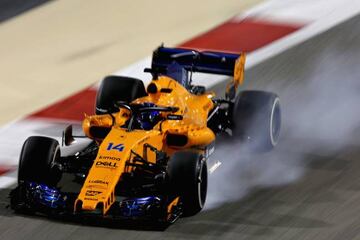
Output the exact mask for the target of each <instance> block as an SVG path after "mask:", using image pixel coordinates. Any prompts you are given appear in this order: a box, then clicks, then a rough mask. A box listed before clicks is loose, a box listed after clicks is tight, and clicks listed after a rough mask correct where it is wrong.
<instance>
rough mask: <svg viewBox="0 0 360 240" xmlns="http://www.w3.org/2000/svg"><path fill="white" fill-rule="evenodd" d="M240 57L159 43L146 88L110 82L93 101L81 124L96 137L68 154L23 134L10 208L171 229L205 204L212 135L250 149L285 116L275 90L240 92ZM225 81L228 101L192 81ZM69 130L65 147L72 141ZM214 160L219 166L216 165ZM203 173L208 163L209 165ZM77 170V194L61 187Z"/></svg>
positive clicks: (272, 141) (267, 143)
mask: <svg viewBox="0 0 360 240" xmlns="http://www.w3.org/2000/svg"><path fill="white" fill-rule="evenodd" d="M244 64H245V54H233V53H222V52H212V51H196V50H190V49H181V48H166V47H163V46H161V47H159V48H158V49H156V50H155V51H154V53H153V57H152V66H151V69H145V71H146V72H149V73H151V74H152V76H153V80H152V81H151V83H150V84H149V85H148V86H147V88H146V90H145V87H144V84H143V82H142V81H141V80H138V79H134V78H129V77H120V76H109V77H106V78H105V79H104V80H103V81H102V83H101V85H100V88H99V90H98V93H97V97H96V108H95V112H96V114H95V115H93V116H85V119H84V121H83V124H82V127H83V131H84V133H85V135H86V136H87V137H88V138H90V139H92V140H93V141H92V142H91V143H90V144H89V145H88V146H87V147H85V148H84V149H82V150H81V151H78V152H76V154H74V155H71V156H62V155H61V154H60V145H59V143H58V142H57V141H56V140H55V139H51V138H48V137H42V136H32V137H29V138H28V139H27V140H26V141H25V143H24V145H23V148H22V151H21V156H20V162H19V172H18V186H17V188H16V189H15V190H13V191H12V193H11V207H12V208H13V209H15V210H16V211H20V212H21V211H27V212H29V211H30V212H32V213H42V214H51V215H53V214H57V215H71V216H84V217H91V216H93V217H100V218H111V219H113V218H114V219H149V220H151V221H156V222H158V221H159V222H163V223H172V222H174V221H175V220H176V219H178V218H179V217H180V216H191V215H194V214H196V213H198V212H199V211H200V210H201V209H202V208H203V206H204V203H205V199H206V194H207V178H208V165H209V164H211V161H208V160H209V156H210V155H211V153H212V152H213V151H214V142H215V136H216V135H217V134H227V135H229V136H230V137H237V138H242V139H244V141H247V142H248V143H249V145H251V146H253V147H254V149H256V150H261V151H263V150H270V149H272V148H273V147H274V146H275V145H276V144H277V142H278V139H279V132H280V124H281V119H280V118H281V116H280V115H281V113H280V104H279V98H278V96H277V95H276V94H273V93H269V92H263V91H242V92H240V93H239V94H237V95H236V93H237V89H238V86H239V85H241V84H242V83H243V79H244ZM193 72H203V73H212V74H222V75H227V76H231V77H232V78H231V80H230V82H229V83H228V85H227V88H226V92H225V97H224V98H222V99H218V98H216V97H215V93H213V92H211V91H207V90H206V89H205V87H203V86H195V85H193V84H192V73H193ZM75 138H76V137H74V136H73V134H72V128H71V126H69V127H67V128H66V129H65V130H64V133H63V140H62V142H63V145H66V146H69V145H74V144H76V141H75ZM214 164H216V163H214ZM209 167H212V166H210V165H209ZM63 173H67V174H69V173H70V174H74V175H75V179H76V180H77V181H78V182H79V183H80V185H81V189H80V190H79V191H77V192H66V191H62V188H59V186H58V184H59V181H60V179H61V178H62V175H63Z"/></svg>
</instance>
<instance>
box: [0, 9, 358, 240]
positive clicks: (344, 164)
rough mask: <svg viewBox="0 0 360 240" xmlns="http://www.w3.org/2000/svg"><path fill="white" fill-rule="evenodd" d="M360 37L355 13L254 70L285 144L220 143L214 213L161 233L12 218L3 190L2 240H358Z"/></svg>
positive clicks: (249, 77) (251, 76) (252, 78)
mask: <svg viewBox="0 0 360 240" xmlns="http://www.w3.org/2000/svg"><path fill="white" fill-rule="evenodd" d="M359 31H360V16H357V17H355V18H353V19H350V20H349V21H347V22H345V23H343V24H341V25H339V26H337V27H335V28H333V29H331V30H329V31H327V32H325V33H323V34H321V35H319V36H317V37H315V38H313V39H310V40H308V41H306V42H305V43H303V44H301V45H298V46H296V47H295V48H292V49H290V50H287V51H286V52H284V53H282V54H280V55H278V56H275V57H273V58H272V59H270V60H267V61H266V62H264V63H262V64H260V65H257V66H256V67H254V68H252V69H250V70H248V71H247V73H246V81H247V84H246V88H249V89H262V90H270V91H274V92H276V93H278V94H279V96H280V98H281V101H282V110H283V111H282V113H283V129H282V130H283V131H282V136H281V141H280V143H279V145H278V147H277V148H276V149H275V150H274V151H272V152H270V153H266V154H254V155H249V154H248V153H242V152H238V151H241V150H236V148H235V146H234V144H233V145H226V144H225V143H224V144H221V143H219V144H218V145H219V149H218V151H217V153H216V154H217V155H216V154H215V156H214V157H215V158H216V157H219V158H220V157H222V159H223V165H222V166H221V167H220V168H219V171H217V172H216V173H215V174H214V176H212V178H214V179H217V180H219V181H217V182H218V183H221V184H223V186H218V188H215V189H214V188H211V187H210V190H211V192H210V193H209V196H210V198H209V201H210V202H213V203H216V204H215V205H214V206H215V207H212V208H208V210H205V211H202V212H201V213H200V214H198V215H197V216H194V217H191V218H182V219H180V220H179V221H178V222H176V223H175V224H174V225H172V226H170V227H169V228H167V229H165V230H164V231H156V230H144V229H143V228H142V227H141V226H139V228H138V229H136V228H135V229H124V228H121V226H119V228H113V227H104V226H100V227H98V226H88V225H86V224H79V223H69V222H62V221H58V220H49V219H47V218H45V217H30V216H18V215H15V214H14V213H13V212H12V211H11V210H10V209H8V208H6V206H7V205H8V202H9V200H8V198H7V196H8V193H9V189H6V190H3V191H2V192H1V193H0V215H1V216H0V239H37V240H40V239H50V238H51V239H54V240H55V239H77V240H80V239H103V240H105V239H317V240H321V239H327V240H330V239H334V240H335V239H336V240H337V239H342V240H346V239H360V218H359V216H360V205H359V202H360V175H359V172H360V161H359V160H360V131H359V130H360V128H359V126H360V122H359V119H360V118H358V117H359V114H358V112H359V110H358V109H360V108H359V107H358V104H359V103H360V101H357V100H359V99H358V96H357V95H360V94H358V93H359V92H360V87H359V79H360V69H359V67H358V66H359V59H360V44H359V43H360V35H359V34H358V33H359ZM219 88H223V85H220V86H217V89H219ZM231 147H233V153H227V154H228V155H224V154H225V153H226V151H225V150H228V149H232V148H231ZM235 153H236V156H233V159H226V157H224V156H228V157H229V156H231V154H233V155H235ZM238 153H239V154H238ZM220 154H223V155H220ZM234 158H237V159H234ZM244 159H246V160H244ZM234 160H238V161H234ZM229 165H231V166H232V168H231V169H232V170H231V175H226V176H224V171H225V170H229V167H228V166H229ZM222 169H224V170H222ZM222 173H223V175H221V174H222ZM260 178H261V179H262V181H260V180H261V179H260ZM219 188H224V189H226V188H228V189H230V190H229V191H232V193H231V192H226V194H228V196H229V198H228V199H226V198H221V197H222V196H224V192H222V193H221V194H222V196H217V195H216V193H218V194H220V192H217V191H218V190H219ZM236 192H237V193H238V194H236ZM226 194H225V195H226ZM217 197H218V199H217V200H216V199H215V198H217ZM215 200H216V201H215ZM230 200H231V201H230Z"/></svg>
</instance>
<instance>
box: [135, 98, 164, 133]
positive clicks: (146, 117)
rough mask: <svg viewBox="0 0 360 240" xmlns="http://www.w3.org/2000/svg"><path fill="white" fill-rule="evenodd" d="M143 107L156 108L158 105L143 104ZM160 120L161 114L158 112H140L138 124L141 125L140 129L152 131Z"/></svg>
mask: <svg viewBox="0 0 360 240" xmlns="http://www.w3.org/2000/svg"><path fill="white" fill-rule="evenodd" d="M142 107H143V108H146V107H156V105H155V104H154V103H150V102H145V103H143V104H142ZM159 120H160V112H159V111H156V110H152V111H144V112H140V113H139V115H138V116H137V122H138V123H139V125H140V128H141V129H144V130H150V129H152V128H153V127H154V126H155V125H156V124H157V123H158V122H159Z"/></svg>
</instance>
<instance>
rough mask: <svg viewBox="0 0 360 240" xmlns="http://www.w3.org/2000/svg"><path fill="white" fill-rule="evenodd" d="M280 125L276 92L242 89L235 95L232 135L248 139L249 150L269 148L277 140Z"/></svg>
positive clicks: (265, 149)
mask: <svg viewBox="0 0 360 240" xmlns="http://www.w3.org/2000/svg"><path fill="white" fill-rule="evenodd" d="M280 126H281V110H280V100H279V97H278V96H277V95H276V94H274V93H271V92H264V91H243V92H241V93H239V95H238V96H237V97H236V99H235V104H234V109H233V129H232V131H233V136H235V137H241V138H242V139H247V140H249V146H250V148H251V150H255V151H268V150H271V149H272V148H273V147H274V146H275V145H276V144H277V143H278V141H279V135H280Z"/></svg>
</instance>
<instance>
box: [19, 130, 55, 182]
mask: <svg viewBox="0 0 360 240" xmlns="http://www.w3.org/2000/svg"><path fill="white" fill-rule="evenodd" d="M59 158H60V146H59V143H58V141H56V140H55V139H52V138H48V137H41V136H33V137H29V138H28V139H27V140H26V141H25V143H24V145H23V147H22V149H21V154H20V160H19V170H18V183H21V182H24V181H31V182H36V183H43V184H46V185H48V186H56V185H57V183H58V182H59V181H60V179H61V171H60V169H59V168H58V167H57V165H56V162H57V161H58V159H59Z"/></svg>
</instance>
